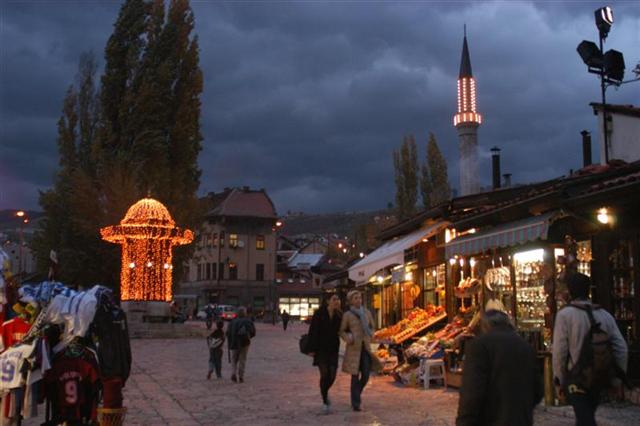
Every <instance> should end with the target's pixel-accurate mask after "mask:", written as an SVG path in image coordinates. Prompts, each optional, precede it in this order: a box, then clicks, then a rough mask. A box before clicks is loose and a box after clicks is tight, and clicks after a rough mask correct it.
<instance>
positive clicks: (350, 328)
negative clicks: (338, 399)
mask: <svg viewBox="0 0 640 426" xmlns="http://www.w3.org/2000/svg"><path fill="white" fill-rule="evenodd" d="M347 301H348V302H349V310H348V311H346V312H345V313H344V315H343V316H342V321H341V323H340V337H342V339H343V340H344V341H345V342H346V344H347V346H346V350H345V354H344V359H343V361H342V371H344V372H345V373H349V374H351V408H352V409H353V411H361V410H362V408H361V403H362V399H361V396H362V390H363V389H364V387H365V386H366V385H367V382H368V381H369V374H370V373H371V370H374V371H380V370H382V365H381V364H380V361H379V360H378V358H377V357H376V356H375V355H374V354H372V353H371V336H373V330H374V324H373V317H372V316H371V313H370V312H369V310H368V309H365V308H364V306H362V294H361V293H360V292H359V291H358V290H351V291H350V292H349V293H348V294H347Z"/></svg>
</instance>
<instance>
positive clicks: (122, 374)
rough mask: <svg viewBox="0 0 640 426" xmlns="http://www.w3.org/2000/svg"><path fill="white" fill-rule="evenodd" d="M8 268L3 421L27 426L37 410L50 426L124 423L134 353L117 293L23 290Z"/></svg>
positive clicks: (1, 289) (48, 285) (3, 279)
mask: <svg viewBox="0 0 640 426" xmlns="http://www.w3.org/2000/svg"><path fill="white" fill-rule="evenodd" d="M0 257H1V256H0ZM0 264H2V262H0ZM6 271H7V269H4V268H3V270H2V271H0V302H2V304H1V305H2V309H3V310H2V316H3V319H4V322H3V323H2V326H1V329H0V336H1V340H0V344H1V346H0V350H1V352H0V371H1V372H2V374H1V375H0V396H1V400H0V404H1V405H0V410H1V412H0V424H2V425H4V424H7V425H19V424H22V422H23V421H25V420H26V419H31V418H35V417H38V412H39V410H43V411H44V417H45V419H46V422H45V423H43V424H46V425H59V424H67V425H89V424H92V425H93V424H122V421H123V419H124V415H125V412H126V408H124V407H123V394H122V388H123V387H124V385H125V383H126V381H127V378H128V377H129V372H130V368H131V349H130V345H129V333H128V328H127V321H126V317H125V314H124V312H123V311H122V310H121V309H120V308H119V306H117V304H116V301H115V299H114V297H113V292H112V291H111V290H110V289H108V288H106V287H102V286H94V287H93V288H91V289H89V290H86V291H75V290H73V289H70V288H68V287H65V286H64V285H62V284H61V283H58V282H43V283H40V284H35V285H29V284H25V285H22V286H18V284H17V283H16V282H15V280H13V279H12V277H11V276H9V274H7V273H6ZM41 416H42V414H40V417H41Z"/></svg>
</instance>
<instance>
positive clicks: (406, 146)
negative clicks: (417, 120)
mask: <svg viewBox="0 0 640 426" xmlns="http://www.w3.org/2000/svg"><path fill="white" fill-rule="evenodd" d="M393 166H394V171H395V184H396V208H397V210H398V216H399V218H400V219H405V218H407V217H409V216H411V215H412V214H414V213H415V209H416V202H417V200H418V150H417V148H416V140H415V137H414V136H413V135H408V136H405V137H404V138H403V141H402V145H401V146H400V150H394V151H393Z"/></svg>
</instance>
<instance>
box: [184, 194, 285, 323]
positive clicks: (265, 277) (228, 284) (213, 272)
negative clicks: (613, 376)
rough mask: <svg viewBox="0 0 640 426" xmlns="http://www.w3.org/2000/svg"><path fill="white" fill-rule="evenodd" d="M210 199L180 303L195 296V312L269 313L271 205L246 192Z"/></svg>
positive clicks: (271, 304) (272, 297)
mask: <svg viewBox="0 0 640 426" xmlns="http://www.w3.org/2000/svg"><path fill="white" fill-rule="evenodd" d="M209 197H210V199H211V202H212V204H213V209H212V210H211V211H210V212H209V213H208V214H207V216H206V220H205V222H204V223H203V225H202V227H201V228H200V230H199V231H198V232H197V235H196V244H197V245H196V250H195V253H194V255H193V257H192V258H191V260H190V261H189V264H188V267H187V268H186V270H185V277H184V280H183V282H182V283H181V285H180V289H179V293H180V297H182V298H185V296H191V298H193V296H196V297H197V302H196V303H197V305H199V306H203V305H205V304H206V303H221V304H229V305H236V306H239V305H243V306H247V307H250V308H251V309H252V310H253V311H255V312H269V311H271V310H273V309H274V308H275V306H276V303H277V300H276V296H275V291H274V287H273V283H274V279H275V268H276V232H275V227H276V225H275V224H276V220H277V214H276V210H275V207H274V205H273V202H272V201H271V199H270V198H269V196H268V195H267V194H266V192H265V191H264V190H251V189H249V188H247V187H244V188H233V189H225V190H224V191H223V192H222V193H219V194H210V195H209ZM180 297H178V298H180Z"/></svg>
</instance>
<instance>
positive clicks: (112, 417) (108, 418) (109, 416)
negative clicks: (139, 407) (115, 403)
mask: <svg viewBox="0 0 640 426" xmlns="http://www.w3.org/2000/svg"><path fill="white" fill-rule="evenodd" d="M126 415H127V409H126V408H98V423H99V424H100V426H122V425H123V424H124V418H125V416H126Z"/></svg>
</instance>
